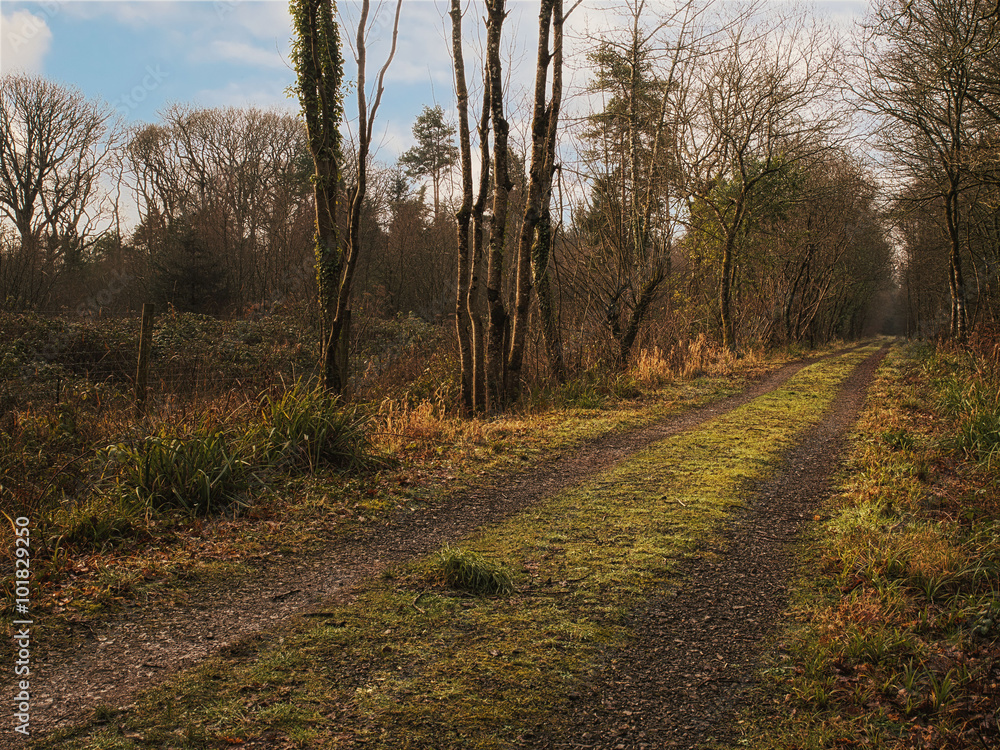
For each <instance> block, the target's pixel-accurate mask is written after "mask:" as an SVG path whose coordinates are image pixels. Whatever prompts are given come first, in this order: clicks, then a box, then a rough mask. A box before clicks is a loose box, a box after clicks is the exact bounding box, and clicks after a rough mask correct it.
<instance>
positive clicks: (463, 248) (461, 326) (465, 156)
mask: <svg viewBox="0 0 1000 750" xmlns="http://www.w3.org/2000/svg"><path fill="white" fill-rule="evenodd" d="M451 43H452V53H453V56H454V60H455V93H456V99H457V105H458V137H459V151H460V154H461V163H462V205H461V207H460V208H459V209H458V213H457V214H456V215H455V219H456V221H457V223H458V263H457V269H458V283H457V285H456V292H455V329H456V333H457V335H458V351H459V358H460V362H461V367H462V412H463V413H464V414H466V415H470V414H472V413H473V412H474V411H475V397H474V388H475V385H474V382H475V360H474V355H473V349H472V336H473V332H472V315H471V311H470V309H469V286H470V278H471V273H470V267H469V266H470V263H469V227H470V225H471V223H472V144H471V138H470V134H469V90H468V87H467V86H466V84H465V59H464V56H463V54H462V5H461V0H451ZM434 192H435V195H434V200H435V215H436V212H437V206H436V202H437V182H436V181H435V191H434Z"/></svg>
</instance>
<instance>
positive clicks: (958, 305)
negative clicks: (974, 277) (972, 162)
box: [945, 180, 969, 342]
mask: <svg viewBox="0 0 1000 750" xmlns="http://www.w3.org/2000/svg"><path fill="white" fill-rule="evenodd" d="M956 183H957V180H953V181H952V185H951V189H950V190H949V191H948V194H947V196H946V201H945V216H946V218H947V222H948V237H949V239H950V240H951V252H950V253H949V257H948V284H949V287H950V289H951V337H952V338H953V339H955V340H956V341H959V342H964V341H965V340H966V338H967V337H968V325H969V321H968V312H967V310H966V300H965V276H964V274H963V273H962V253H961V249H962V244H961V238H960V236H959V215H958V210H959V207H958V185H957V184H956Z"/></svg>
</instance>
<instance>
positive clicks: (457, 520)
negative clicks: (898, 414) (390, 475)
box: [0, 347, 856, 748]
mask: <svg viewBox="0 0 1000 750" xmlns="http://www.w3.org/2000/svg"><path fill="white" fill-rule="evenodd" d="M854 348H856V347H851V348H850V349H846V350H842V351H839V352H835V353H834V354H832V355H825V356H821V357H812V358H808V359H805V360H801V361H798V362H794V363H790V364H787V365H785V366H783V367H781V368H779V369H777V370H775V371H774V372H772V373H770V374H769V375H766V376H764V377H763V378H762V379H760V380H758V381H755V382H753V383H752V384H751V385H750V386H749V387H748V388H747V389H746V390H744V391H743V392H741V393H739V394H737V395H734V396H730V397H727V398H724V399H720V400H718V401H714V402H712V403H709V404H706V405H703V406H700V407H696V408H693V409H690V410H688V411H685V412H682V413H680V414H677V415H672V416H670V417H667V418H665V419H663V420H661V421H659V422H656V423H655V424H652V425H650V426H647V427H643V428H639V429H636V430H632V431H628V432H624V433H613V434H609V435H605V436H603V437H600V438H597V439H596V440H594V441H591V442H589V443H587V444H585V445H584V446H582V447H580V448H578V449H576V450H575V451H574V452H573V453H572V455H569V456H565V455H564V456H559V457H558V458H557V459H556V458H552V459H549V460H546V461H544V462H543V463H542V464H541V465H540V466H534V467H530V468H528V469H526V470H524V471H521V472H519V473H517V474H515V475H512V476H510V477H507V478H504V479H502V480H499V481H495V482H493V483H492V484H490V485H488V486H483V487H478V488H474V489H472V490H470V491H468V492H466V493H463V494H461V495H458V496H456V497H454V498H452V499H450V500H446V501H445V502H444V503H443V504H440V505H436V506H434V507H428V508H422V509H419V510H417V511H414V512H412V513H406V514H405V515H404V514H399V515H397V516H395V517H394V518H392V519H391V520H390V521H389V522H387V523H386V524H382V525H379V526H374V527H368V528H366V529H364V530H362V531H360V532H358V533H357V534H354V535H352V536H350V537H347V538H343V539H338V540H331V542H330V543H329V545H328V546H327V547H326V548H325V549H322V550H320V551H318V552H315V553H310V554H308V555H307V556H301V557H300V556H281V555H275V556H273V557H272V558H269V559H267V560H264V561H262V562H261V563H260V565H259V568H258V575H256V576H253V577H250V578H248V579H247V580H244V581H240V582H239V585H238V586H234V587H229V588H217V589H215V590H214V591H211V592H208V593H205V594H204V595H202V596H201V598H200V600H199V601H198V602H197V603H193V604H190V605H188V606H183V605H164V604H162V603H157V604H156V605H154V606H150V607H147V608H141V607H138V606H137V607H135V608H134V609H132V610H131V611H129V612H126V613H125V614H123V615H120V616H116V617H115V618H112V619H111V620H109V621H108V622H106V623H102V624H101V625H100V626H97V627H96V628H94V629H93V630H87V631H86V632H84V633H82V634H79V635H77V636H76V637H75V638H74V639H73V640H72V641H71V643H70V644H69V645H68V646H63V647H59V648H54V649H51V650H49V651H48V652H44V651H39V652H37V653H36V654H35V664H34V669H33V672H34V674H33V676H32V683H31V686H32V712H33V713H32V735H33V737H36V738H37V737H42V736H44V735H45V734H47V733H49V732H51V731H54V730H55V729H58V728H62V727H66V726H70V725H73V724H76V723H78V722H80V721H82V720H85V719H86V718H88V717H89V715H90V713H91V712H92V711H93V709H94V708H96V707H97V706H101V705H104V706H114V707H123V706H127V705H129V704H130V702H131V701H132V696H134V694H135V693H137V692H138V691H140V690H142V689H145V688H148V687H152V686H153V685H156V684H158V683H160V682H162V681H163V680H164V679H166V678H167V677H168V676H169V675H171V674H173V673H174V672H176V671H178V670H181V669H184V668H187V667H191V666H193V665H195V664H197V663H198V662H200V661H201V660H203V659H205V658H206V657H208V656H210V655H212V654H214V653H217V652H219V651H221V650H223V649H225V648H227V647H236V646H238V645H239V643H240V642H241V641H243V640H245V639H246V638H248V637H252V636H253V635H254V634H256V633H259V632H261V631H263V630H266V629H268V628H271V627H274V626H275V625H277V624H278V623H279V622H280V621H281V620H283V619H285V618H287V617H291V616H293V615H296V614H301V613H306V612H309V611H312V610H316V609H318V608H321V607H324V606H330V605H333V604H336V603H340V602H343V601H347V600H349V599H350V598H351V597H352V594H353V592H354V591H355V590H357V588H358V586H359V584H360V583H361V582H363V581H364V580H365V579H367V578H369V577H371V576H375V575H377V574H378V573H380V572H381V571H382V570H384V569H386V568H388V567H390V566H393V565H396V564H399V563H402V562H405V561H407V560H409V559H412V558H414V557H418V556H420V555H424V554H428V553H430V552H432V551H433V550H435V549H437V548H438V547H440V546H441V545H442V544H444V543H445V542H448V541H454V540H457V539H460V538H462V537H463V536H466V535H467V534H469V533H471V532H472V531H474V530H475V529H477V528H479V527H481V526H484V525H488V524H494V523H497V522H499V521H502V520H503V519H505V518H507V517H509V516H511V515H512V514H514V513H517V512H519V511H521V510H523V509H524V508H526V507H528V506H530V505H532V504H534V503H537V502H539V501H540V500H542V499H544V498H545V497H549V496H551V495H553V494H555V493H557V492H559V491H560V490H562V489H563V488H565V487H567V486H569V485H571V484H574V483H576V482H579V481H582V480H584V479H586V478H587V477H589V476H592V475H595V474H597V473H599V472H601V471H604V470H606V469H607V468H608V467H610V466H612V465H614V464H616V463H618V462H619V461H622V460H624V459H625V458H627V457H628V456H630V455H631V454H632V453H634V452H636V451H638V450H641V449H642V448H644V447H646V446H648V445H650V444H651V443H653V442H656V441H658V440H662V439H664V438H666V437H669V436H671V435H674V434H677V433H679V432H683V431H686V430H690V429H692V428H694V427H697V426H698V425H700V424H701V423H703V422H705V421H707V420H709V419H713V418H715V417H717V416H719V415H721V414H724V413H726V412H728V411H731V410H733V409H736V408H738V407H739V406H742V405H743V404H746V403H748V402H749V401H752V400H753V399H755V398H757V397H759V396H761V395H763V394H765V393H768V392H770V391H772V390H775V389H776V388H779V387H780V386H781V385H783V384H784V383H785V382H786V381H787V380H788V379H789V378H791V377H792V376H793V375H795V374H796V373H797V372H798V371H799V370H801V369H802V368H804V367H806V366H807V365H809V364H812V363H814V362H817V361H819V360H821V359H825V358H827V357H829V356H836V355H839V354H843V353H845V352H846V351H850V350H853V349H854ZM12 690H13V684H12V683H11V682H10V678H9V676H7V675H4V676H3V678H2V680H0V695H8V694H12V693H11V692H10V691H12ZM571 746H572V745H571ZM6 747H23V744H19V743H18V742H17V741H16V740H15V739H14V738H12V737H11V734H10V733H3V734H0V748H6Z"/></svg>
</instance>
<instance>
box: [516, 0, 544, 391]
mask: <svg viewBox="0 0 1000 750" xmlns="http://www.w3.org/2000/svg"><path fill="white" fill-rule="evenodd" d="M554 4H555V0H542V2H541V8H540V10H539V13H538V57H537V61H536V64H535V102H534V110H533V112H532V117H531V167H530V170H529V173H528V197H527V200H526V201H525V205H524V221H523V222H522V223H521V234H520V237H519V239H518V243H517V292H516V296H515V308H514V326H513V332H512V334H511V346H510V360H509V363H508V369H507V383H506V396H507V398H508V399H509V400H510V401H515V400H516V399H517V398H518V396H519V395H520V389H521V369H522V365H523V362H524V343H525V340H526V338H527V328H528V317H529V313H530V311H531V290H532V287H533V286H534V284H533V281H534V280H533V278H532V277H533V275H534V274H533V273H532V262H531V261H532V246H533V245H534V244H535V227H536V226H537V225H538V220H539V217H540V216H541V214H542V211H543V210H545V208H547V207H544V208H543V206H542V199H543V196H545V197H548V193H547V191H546V186H547V185H548V184H551V182H552V177H551V175H550V174H546V173H545V171H546V168H547V167H548V165H549V163H550V159H548V155H547V153H546V151H547V147H548V142H549V141H548V132H549V119H550V117H553V116H556V115H554V113H553V112H551V110H547V109H546V106H545V96H546V90H547V88H548V71H549V63H550V62H551V60H552V55H551V54H550V53H549V27H550V26H551V24H552V11H553V6H554Z"/></svg>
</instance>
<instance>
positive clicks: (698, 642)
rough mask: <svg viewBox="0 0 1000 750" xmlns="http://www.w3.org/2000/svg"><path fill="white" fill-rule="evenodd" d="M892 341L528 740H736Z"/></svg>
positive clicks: (640, 746)
mask: <svg viewBox="0 0 1000 750" xmlns="http://www.w3.org/2000/svg"><path fill="white" fill-rule="evenodd" d="M887 352H888V348H883V349H882V350H881V351H879V352H877V353H875V354H873V355H872V356H871V357H869V358H868V359H866V360H864V361H863V362H862V363H861V364H860V365H859V366H858V367H857V368H856V369H855V370H854V372H853V373H852V374H851V375H850V377H849V378H848V380H847V381H846V382H845V384H844V385H843V387H842V388H841V391H840V393H839V394H838V395H837V397H836V398H835V400H834V403H833V405H832V408H831V411H830V413H829V415H828V416H827V417H826V418H825V419H824V420H823V421H822V422H820V423H819V424H817V425H815V426H814V427H812V428H810V429H808V430H807V431H806V432H805V433H804V434H803V435H802V437H801V438H800V440H799V441H798V442H797V444H796V446H795V447H794V448H792V449H791V450H790V451H789V452H787V453H786V455H785V456H784V457H783V459H782V462H781V465H780V467H779V469H778V470H777V472H776V473H774V474H773V475H771V476H770V478H769V479H767V480H765V481H764V482H762V483H761V484H760V485H758V486H756V487H752V488H748V489H747V491H746V500H747V506H746V508H745V509H744V510H742V511H741V512H740V513H739V514H737V516H736V517H734V518H733V519H732V520H731V521H730V522H729V524H728V528H727V529H726V530H725V533H724V535H723V538H722V540H721V543H718V544H717V545H716V546H715V547H707V548H705V549H703V550H702V551H701V554H700V555H699V556H698V557H697V558H695V559H693V560H692V561H690V562H689V563H688V564H687V565H686V568H684V569H682V578H683V583H682V584H681V586H680V588H679V589H677V590H676V591H671V592H665V593H664V594H663V595H662V596H661V597H659V598H656V599H654V600H653V601H652V602H651V603H650V604H649V605H647V606H646V607H644V608H643V609H642V610H641V611H639V612H636V613H634V615H633V617H632V621H631V623H630V625H631V627H632V629H633V630H634V632H635V633H636V638H635V641H634V642H633V643H632V644H630V645H629V646H628V647H626V648H624V649H621V650H618V651H616V652H614V653H612V654H609V655H608V656H607V658H606V660H605V662H604V663H603V665H602V667H601V668H600V669H599V670H598V671H597V672H595V674H594V675H593V677H592V680H591V681H590V683H589V684H588V685H586V686H585V687H583V688H582V689H581V690H580V691H579V692H578V694H576V695H575V696H574V701H573V703H572V705H571V706H570V708H569V710H568V711H567V712H566V714H565V716H564V718H563V719H562V720H561V721H559V722H558V723H557V724H555V725H552V726H547V727H539V728H538V729H537V730H536V731H535V732H533V733H530V734H526V735H525V736H524V737H523V738H522V742H521V744H520V745H519V747H520V748H521V749H522V750H529V749H530V750H535V749H541V748H545V749H547V750H549V749H551V750H556V749H558V750H565V749H570V748H571V749H572V750H581V749H582V748H588V749H594V750H596V749H601V750H647V749H648V750H653V749H654V748H655V749H659V748H703V747H736V746H738V743H739V740H740V739H741V734H740V732H739V725H738V721H739V714H740V712H741V711H744V710H746V709H748V708H750V707H751V706H752V703H753V701H754V698H755V691H756V690H757V689H758V685H757V682H756V673H757V670H758V668H759V665H760V659H761V656H762V655H763V651H764V648H765V644H767V643H768V641H769V639H770V638H772V637H773V636H774V635H775V633H776V629H777V627H778V625H779V624H780V621H781V615H782V612H783V611H784V610H785V608H786V606H787V594H788V583H789V581H790V579H791V577H792V575H793V573H794V569H795V564H796V555H795V549H794V545H795V543H796V542H797V540H798V539H799V538H800V534H801V532H802V530H803V528H804V526H805V525H806V524H807V523H808V522H809V521H810V520H812V519H813V514H814V513H815V511H816V509H817V508H818V507H819V506H820V504H821V503H822V502H823V500H824V499H826V498H828V497H829V496H830V494H831V493H832V491H833V477H834V475H835V473H836V471H837V470H838V468H839V467H840V466H841V465H842V459H843V454H844V448H845V441H846V438H847V434H848V431H849V429H850V427H851V426H852V425H853V424H854V422H855V421H856V420H857V417H858V415H859V413H860V411H861V408H862V406H863V404H864V400H865V397H866V393H867V389H868V385H869V384H870V382H871V380H872V378H873V376H874V373H875V370H876V368H877V367H878V364H879V363H880V362H881V361H882V359H883V358H884V357H885V355H886V353H887Z"/></svg>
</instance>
